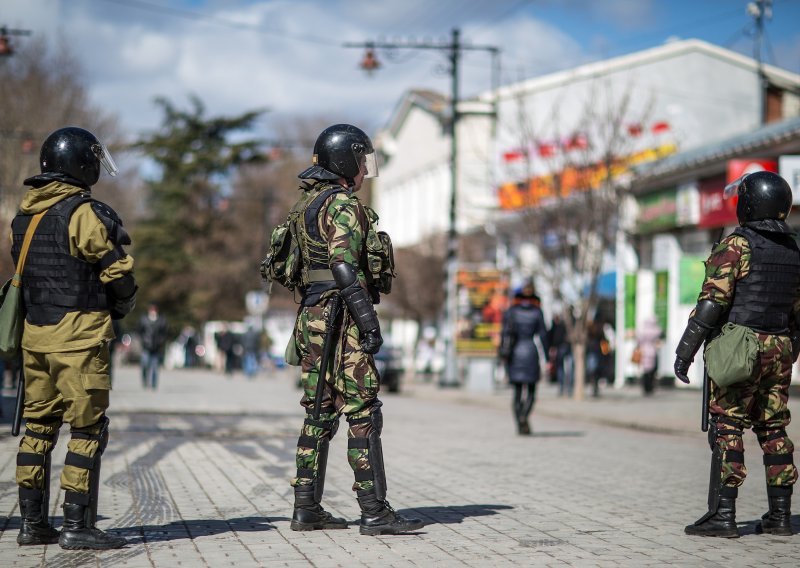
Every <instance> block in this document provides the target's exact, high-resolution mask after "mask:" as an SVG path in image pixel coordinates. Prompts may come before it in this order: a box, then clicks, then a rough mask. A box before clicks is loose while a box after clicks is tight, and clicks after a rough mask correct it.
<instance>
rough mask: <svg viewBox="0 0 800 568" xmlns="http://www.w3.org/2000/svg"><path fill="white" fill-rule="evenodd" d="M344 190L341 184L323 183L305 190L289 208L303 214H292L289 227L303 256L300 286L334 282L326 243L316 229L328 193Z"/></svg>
mask: <svg viewBox="0 0 800 568" xmlns="http://www.w3.org/2000/svg"><path fill="white" fill-rule="evenodd" d="M345 191H347V190H346V189H345V188H344V187H342V186H341V185H326V186H325V187H324V188H323V189H321V190H319V191H315V190H311V191H307V192H306V193H305V194H304V195H303V197H302V198H301V199H300V201H298V202H297V204H296V205H295V206H294V208H292V211H297V212H301V213H302V214H301V215H298V216H297V217H295V220H294V227H292V230H293V231H294V234H295V235H296V236H297V241H298V242H299V244H300V251H301V255H302V257H303V273H302V286H303V287H304V288H306V287H308V285H309V284H311V283H314V282H326V281H331V282H333V274H332V273H331V269H330V256H329V255H328V242H327V241H326V240H325V239H324V238H323V237H322V235H321V234H320V232H319V212H320V209H322V205H323V204H324V203H325V201H327V199H328V198H329V197H330V196H332V195H335V194H337V193H342V192H345ZM301 221H302V222H301Z"/></svg>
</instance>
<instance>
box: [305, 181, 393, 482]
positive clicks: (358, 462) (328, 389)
mask: <svg viewBox="0 0 800 568" xmlns="http://www.w3.org/2000/svg"><path fill="white" fill-rule="evenodd" d="M326 185H327V184H318V186H319V187H316V188H315V189H314V190H312V191H317V190H319V191H321V190H323V189H324V188H325V186H326ZM322 211H323V212H324V213H321V214H320V215H319V227H320V233H321V234H322V235H323V237H324V238H325V240H326V241H327V242H328V253H329V255H330V259H331V264H334V263H335V262H344V263H347V264H350V265H352V266H358V267H359V271H358V279H359V282H360V283H361V285H362V286H366V276H365V273H364V270H363V267H364V263H365V261H366V259H365V247H366V241H367V237H368V235H369V233H370V232H374V227H373V222H374V221H377V216H376V215H374V213H372V211H369V210H368V209H367V208H366V207H365V206H364V205H362V204H361V202H360V201H359V199H358V197H356V196H355V195H348V193H346V192H341V193H336V194H334V195H333V196H331V197H330V198H329V199H328V200H327V202H326V203H325V204H324V205H323V209H322ZM368 211H369V212H368ZM335 292H336V291H335V290H330V291H327V292H325V293H323V295H322V299H321V301H320V302H319V303H317V304H316V305H312V306H303V307H302V308H301V309H300V313H299V315H298V318H297V323H296V325H295V330H294V339H295V341H296V345H297V347H298V351H299V354H300V358H301V368H302V376H301V380H302V384H303V390H304V396H303V399H302V401H301V404H302V406H303V407H304V408H305V409H306V412H307V413H308V417H307V418H306V421H305V424H304V425H303V430H302V433H301V435H300V438H299V440H298V446H297V476H296V477H295V478H294V479H293V480H292V485H293V486H299V485H310V484H312V483H313V482H314V480H315V479H317V475H318V470H319V457H320V456H319V441H320V440H330V438H332V437H333V435H334V434H335V432H336V429H337V427H338V421H339V417H340V416H341V415H342V414H344V415H345V416H346V417H347V421H348V423H349V429H348V433H347V435H348V461H349V462H350V466H351V467H352V468H353V472H354V474H355V483H354V484H353V490H354V491H356V490H365V489H371V488H372V486H373V481H372V479H373V476H372V471H371V467H370V462H369V457H368V456H369V451H368V449H367V448H368V444H367V439H368V437H369V434H370V433H371V432H372V431H373V429H374V428H376V427H378V428H380V426H379V425H378V426H376V425H375V423H374V420H373V418H372V415H373V414H375V413H376V412H378V413H379V409H380V407H381V402H380V401H379V400H378V390H379V378H378V372H377V370H376V368H375V363H374V360H373V358H372V356H371V355H368V354H366V353H364V351H363V350H362V349H361V346H360V345H359V330H358V328H357V327H356V325H355V323H354V322H353V320H352V317H351V316H350V313H349V312H348V310H346V309H345V310H343V311H344V319H343V322H342V327H341V328H340V333H339V336H338V341H337V345H336V349H335V354H334V357H333V360H334V362H333V366H332V372H330V370H329V372H328V375H327V377H326V385H325V386H324V388H323V397H322V407H321V408H322V412H321V414H320V419H319V421H316V420H314V419H313V418H312V417H311V413H312V410H313V408H314V399H315V394H316V388H317V379H318V377H319V372H320V363H321V359H322V345H323V340H324V338H325V320H326V317H327V314H328V310H329V305H330V297H331V296H332V295H333V294H334V293H335ZM341 331H343V332H341Z"/></svg>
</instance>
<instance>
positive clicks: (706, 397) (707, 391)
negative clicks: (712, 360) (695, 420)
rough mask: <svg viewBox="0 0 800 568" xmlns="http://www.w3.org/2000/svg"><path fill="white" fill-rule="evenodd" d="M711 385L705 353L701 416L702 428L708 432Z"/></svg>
mask: <svg viewBox="0 0 800 568" xmlns="http://www.w3.org/2000/svg"><path fill="white" fill-rule="evenodd" d="M710 387H711V385H710V384H709V379H708V367H706V361H705V355H703V413H702V416H701V418H700V429H701V430H702V431H703V432H708V403H709V402H710V400H709V399H710V398H711V397H710Z"/></svg>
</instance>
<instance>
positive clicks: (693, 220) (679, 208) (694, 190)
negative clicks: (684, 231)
mask: <svg viewBox="0 0 800 568" xmlns="http://www.w3.org/2000/svg"><path fill="white" fill-rule="evenodd" d="M675 201H676V204H675V223H676V224H677V225H678V226H679V227H685V226H687V225H690V226H691V225H697V222H698V221H699V220H700V191H699V189H698V187H697V182H691V183H684V184H681V185H679V186H678V194H677V196H676V198H675Z"/></svg>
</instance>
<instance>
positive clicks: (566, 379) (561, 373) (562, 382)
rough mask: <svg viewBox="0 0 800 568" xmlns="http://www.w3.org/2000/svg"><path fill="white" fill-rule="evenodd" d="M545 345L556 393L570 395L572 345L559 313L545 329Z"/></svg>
mask: <svg viewBox="0 0 800 568" xmlns="http://www.w3.org/2000/svg"><path fill="white" fill-rule="evenodd" d="M547 345H548V348H549V350H550V357H549V359H550V364H551V365H552V368H553V369H554V373H555V375H556V382H557V383H558V394H559V396H572V383H573V367H572V346H571V345H570V342H569V337H568V336H567V326H566V325H565V324H564V320H563V319H562V318H561V316H560V315H559V314H556V315H554V316H553V322H552V324H551V326H550V329H548V330H547Z"/></svg>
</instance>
